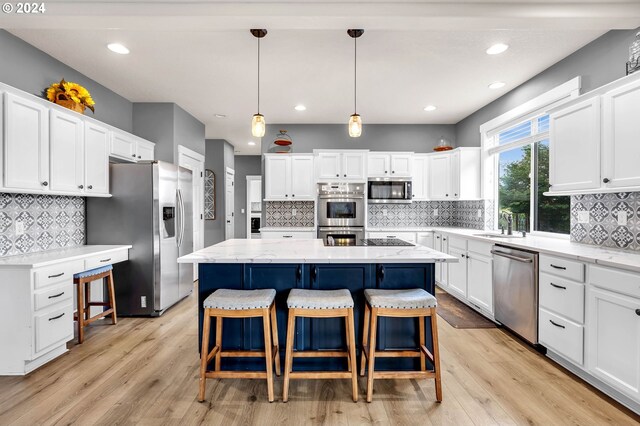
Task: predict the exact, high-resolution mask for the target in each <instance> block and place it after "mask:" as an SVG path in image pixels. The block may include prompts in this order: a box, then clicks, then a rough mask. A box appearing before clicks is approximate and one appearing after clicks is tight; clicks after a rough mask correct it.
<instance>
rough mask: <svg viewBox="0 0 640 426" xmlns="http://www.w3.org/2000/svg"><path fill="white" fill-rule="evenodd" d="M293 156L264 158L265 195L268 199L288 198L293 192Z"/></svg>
mask: <svg viewBox="0 0 640 426" xmlns="http://www.w3.org/2000/svg"><path fill="white" fill-rule="evenodd" d="M290 177H291V158H289V157H287V156H284V155H282V156H275V157H272V156H269V157H265V159H264V195H265V198H266V199H267V200H288V199H289V195H290V193H291V181H290Z"/></svg>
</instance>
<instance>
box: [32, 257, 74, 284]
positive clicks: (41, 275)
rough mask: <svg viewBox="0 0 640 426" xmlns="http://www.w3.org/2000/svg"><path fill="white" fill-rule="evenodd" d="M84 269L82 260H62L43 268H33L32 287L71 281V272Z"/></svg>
mask: <svg viewBox="0 0 640 426" xmlns="http://www.w3.org/2000/svg"><path fill="white" fill-rule="evenodd" d="M83 270H84V262H83V261H82V260H76V261H74V262H63V263H58V264H56V265H53V266H47V267H45V268H38V269H36V270H35V277H34V287H35V288H36V289H38V288H42V287H46V286H48V285H51V284H57V283H62V282H69V283H70V282H72V281H73V274H75V273H77V272H80V271H83Z"/></svg>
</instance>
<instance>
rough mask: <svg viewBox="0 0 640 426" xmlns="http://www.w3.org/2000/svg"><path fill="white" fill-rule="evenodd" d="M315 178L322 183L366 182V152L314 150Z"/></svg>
mask: <svg viewBox="0 0 640 426" xmlns="http://www.w3.org/2000/svg"><path fill="white" fill-rule="evenodd" d="M314 155H315V160H314V165H315V170H316V172H315V176H316V180H317V181H321V182H341V181H357V182H364V181H365V180H366V179H367V175H366V151H362V150H336V151H325V150H314Z"/></svg>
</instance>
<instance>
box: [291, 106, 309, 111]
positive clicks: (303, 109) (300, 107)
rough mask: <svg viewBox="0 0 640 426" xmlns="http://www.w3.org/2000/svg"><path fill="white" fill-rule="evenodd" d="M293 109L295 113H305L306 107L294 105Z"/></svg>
mask: <svg viewBox="0 0 640 426" xmlns="http://www.w3.org/2000/svg"><path fill="white" fill-rule="evenodd" d="M294 109H295V110H296V111H306V109H307V107H306V106H304V105H296V106H295V108H294Z"/></svg>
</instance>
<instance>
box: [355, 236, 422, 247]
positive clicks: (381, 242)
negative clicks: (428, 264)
mask: <svg viewBox="0 0 640 426" xmlns="http://www.w3.org/2000/svg"><path fill="white" fill-rule="evenodd" d="M360 241H361V242H362V244H361V245H363V246H376V247H388V246H415V244H412V243H410V242H407V241H403V240H400V239H397V238H367V239H364V240H360Z"/></svg>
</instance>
